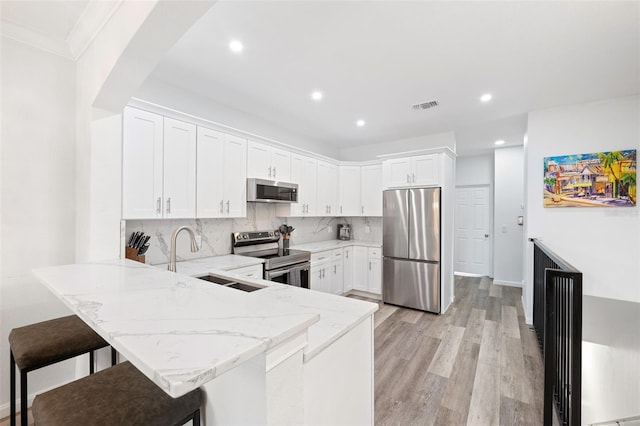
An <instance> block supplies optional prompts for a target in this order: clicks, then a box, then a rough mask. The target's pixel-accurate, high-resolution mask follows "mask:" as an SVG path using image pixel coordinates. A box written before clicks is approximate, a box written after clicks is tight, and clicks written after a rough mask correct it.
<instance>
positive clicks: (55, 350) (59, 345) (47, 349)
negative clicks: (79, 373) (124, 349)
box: [9, 315, 116, 426]
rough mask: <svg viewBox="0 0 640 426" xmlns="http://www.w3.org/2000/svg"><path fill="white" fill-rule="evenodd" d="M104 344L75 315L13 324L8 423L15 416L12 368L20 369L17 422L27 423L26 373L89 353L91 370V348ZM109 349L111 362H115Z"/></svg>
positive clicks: (92, 368) (92, 359) (91, 368)
mask: <svg viewBox="0 0 640 426" xmlns="http://www.w3.org/2000/svg"><path fill="white" fill-rule="evenodd" d="M105 346H108V343H107V342H106V341H104V339H102V338H101V337H100V336H99V335H98V334H97V333H96V332H95V331H93V330H92V329H91V327H89V326H88V325H86V324H85V323H84V322H83V321H82V320H81V319H80V318H78V317H77V316H76V315H70V316H67V317H62V318H56V319H53V320H49V321H43V322H39V323H36V324H31V325H27V326H24V327H19V328H14V329H13V330H11V332H10V333H9V348H10V352H11V356H10V358H11V370H10V380H11V392H10V393H11V401H10V405H11V420H10V422H11V425H15V417H16V407H15V401H16V389H15V387H16V382H15V380H16V378H15V368H16V366H17V367H18V369H20V388H21V389H20V390H21V392H20V394H21V396H20V399H21V401H20V402H21V404H20V405H21V419H22V421H21V423H22V425H25V426H26V424H27V373H28V372H29V371H33V370H37V369H39V368H42V367H46V366H48V365H51V364H54V363H57V362H60V361H64V360H66V359H70V358H74V357H76V356H78V355H82V354H85V353H87V352H88V353H89V354H90V357H89V372H90V373H93V371H94V354H93V351H95V350H97V349H100V348H103V347H105ZM115 361H116V360H115V351H114V350H113V349H112V354H111V363H112V364H115Z"/></svg>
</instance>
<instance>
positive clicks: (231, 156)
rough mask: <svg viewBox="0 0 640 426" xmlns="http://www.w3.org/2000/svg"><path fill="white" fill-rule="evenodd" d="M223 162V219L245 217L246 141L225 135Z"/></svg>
mask: <svg viewBox="0 0 640 426" xmlns="http://www.w3.org/2000/svg"><path fill="white" fill-rule="evenodd" d="M223 158H224V161H223V169H224V173H223V179H222V181H221V184H222V185H223V200H224V203H223V209H224V216H225V217H246V215H247V162H246V158H247V140H246V139H243V138H239V137H236V136H231V135H226V136H225V140H224V157H223Z"/></svg>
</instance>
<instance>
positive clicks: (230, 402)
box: [34, 260, 377, 425]
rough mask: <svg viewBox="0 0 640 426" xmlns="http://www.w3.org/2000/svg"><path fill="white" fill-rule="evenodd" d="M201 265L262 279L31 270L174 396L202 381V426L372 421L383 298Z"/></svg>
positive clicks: (128, 270) (104, 267)
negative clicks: (240, 285)
mask: <svg viewBox="0 0 640 426" xmlns="http://www.w3.org/2000/svg"><path fill="white" fill-rule="evenodd" d="M184 263H187V262H184ZM182 266H185V267H184V269H183V270H185V271H186V270H188V266H187V265H182ZM198 267H199V268H201V269H200V270H199V271H198V272H200V271H201V272H202V273H198V274H195V273H194V275H202V274H204V273H211V272H215V273H217V274H218V275H220V276H224V277H227V278H230V279H236V280H242V281H243V282H246V283H247V284H250V285H254V286H261V287H263V288H261V289H260V290H258V291H253V292H250V293H247V292H243V291H239V290H236V289H232V288H226V287H222V286H219V285H217V284H213V283H210V282H207V281H203V280H200V279H198V278H194V277H192V276H187V275H182V274H180V273H173V272H169V271H166V270H162V269H160V268H154V267H150V266H146V265H143V264H140V263H137V262H133V261H130V260H114V261H109V262H96V263H88V264H74V265H64V266H56V267H50V268H42V269H36V270H35V271H34V274H35V275H36V277H37V278H38V279H39V280H40V281H41V282H42V283H44V285H45V286H46V287H47V288H49V289H50V290H51V291H52V292H53V293H54V294H55V295H56V296H57V297H58V298H59V299H60V300H62V301H63V302H64V303H65V304H66V305H67V306H68V307H69V308H70V309H71V310H72V311H73V312H74V313H75V314H77V315H78V316H79V317H81V318H82V319H83V320H84V321H85V322H86V323H87V324H89V325H90V326H91V327H92V328H93V329H94V330H95V331H96V332H97V333H98V334H100V335H101V336H102V337H103V338H104V339H105V340H107V342H109V343H110V344H111V345H112V346H113V347H114V348H115V349H116V350H117V351H118V352H119V353H120V354H121V355H123V356H124V357H125V358H127V359H128V360H130V361H131V362H132V363H133V364H134V365H135V366H136V367H137V368H138V369H139V370H140V371H141V372H143V373H144V374H145V375H146V376H147V377H149V378H150V379H151V380H153V381H154V382H155V383H156V384H157V385H158V386H160V387H161V388H162V389H163V390H164V391H165V392H167V393H168V394H169V395H171V396H174V397H177V396H179V395H183V394H185V393H187V392H188V391H190V390H192V389H195V388H197V387H201V388H202V390H203V391H204V393H205V406H204V407H203V408H204V413H203V424H205V425H215V424H330V423H332V424H335V423H352V424H353V423H358V424H372V423H373V313H374V312H375V311H376V310H377V305H375V304H371V303H367V302H363V301H360V300H354V299H349V298H344V297H337V296H333V295H329V294H323V293H319V292H315V291H309V290H305V289H300V288H294V287H291V286H285V285H281V284H277V283H273V282H269V281H264V280H259V279H251V278H247V277H241V276H238V275H234V274H232V273H229V272H224V271H221V270H219V269H215V268H213V269H212V268H208V267H207V266H206V262H202V260H200V261H199V266H198ZM193 270H194V269H193V265H192V268H191V270H190V272H189V273H192V271H193ZM178 271H180V265H179V268H178Z"/></svg>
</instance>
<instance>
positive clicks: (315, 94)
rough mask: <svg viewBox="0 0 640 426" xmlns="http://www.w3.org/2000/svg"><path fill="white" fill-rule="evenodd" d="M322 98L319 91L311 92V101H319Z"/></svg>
mask: <svg viewBox="0 0 640 426" xmlns="http://www.w3.org/2000/svg"><path fill="white" fill-rule="evenodd" d="M323 96H324V95H323V94H322V92H321V91H319V90H315V91H313V92H311V99H313V100H314V101H319V100H321V99H322V97H323Z"/></svg>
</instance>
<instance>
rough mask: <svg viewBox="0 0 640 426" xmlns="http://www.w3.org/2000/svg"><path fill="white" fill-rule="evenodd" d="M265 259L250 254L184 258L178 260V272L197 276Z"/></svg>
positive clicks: (165, 266) (165, 265)
mask: <svg viewBox="0 0 640 426" xmlns="http://www.w3.org/2000/svg"><path fill="white" fill-rule="evenodd" d="M263 263H264V259H259V258H257V257H249V256H238V255H236V254H226V255H223V256H213V257H202V258H200V259H192V260H184V261H181V262H176V272H178V273H179V274H184V275H189V276H190V277H196V276H199V275H204V274H206V273H208V272H218V271H228V270H231V269H237V268H244V267H247V266H255V265H262V264H263ZM167 265H168V263H162V264H159V265H153V266H155V267H157V268H161V269H167Z"/></svg>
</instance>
